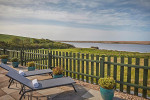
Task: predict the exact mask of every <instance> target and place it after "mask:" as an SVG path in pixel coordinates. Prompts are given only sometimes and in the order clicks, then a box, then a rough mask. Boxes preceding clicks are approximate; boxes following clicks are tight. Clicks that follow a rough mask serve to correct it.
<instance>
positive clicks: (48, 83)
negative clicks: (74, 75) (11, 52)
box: [6, 70, 77, 100]
mask: <svg viewBox="0 0 150 100" xmlns="http://www.w3.org/2000/svg"><path fill="white" fill-rule="evenodd" d="M6 76H8V77H10V78H12V79H14V80H16V81H17V82H19V83H20V84H22V85H23V86H22V88H21V91H22V94H21V97H20V99H19V100H21V99H22V97H23V96H24V95H25V93H27V92H32V91H37V90H43V89H48V88H53V87H59V86H66V85H72V87H73V88H74V91H75V92H77V91H76V89H75V87H74V84H73V83H75V81H74V80H72V79H71V78H70V77H62V78H55V79H48V80H42V81H38V83H39V87H37V88H35V87H34V86H33V84H32V81H31V80H29V79H27V78H26V77H23V76H22V75H20V74H18V73H16V72H15V71H13V70H10V71H9V72H8V73H7V74H6ZM24 87H28V88H29V89H25V88H24Z"/></svg>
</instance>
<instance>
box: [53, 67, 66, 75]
mask: <svg viewBox="0 0 150 100" xmlns="http://www.w3.org/2000/svg"><path fill="white" fill-rule="evenodd" d="M63 72H64V70H63V69H62V68H61V67H55V68H53V75H62V74H63Z"/></svg>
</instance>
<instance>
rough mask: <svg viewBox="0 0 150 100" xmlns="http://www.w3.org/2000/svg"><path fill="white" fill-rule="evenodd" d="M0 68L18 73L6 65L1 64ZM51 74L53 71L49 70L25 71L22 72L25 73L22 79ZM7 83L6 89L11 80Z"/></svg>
mask: <svg viewBox="0 0 150 100" xmlns="http://www.w3.org/2000/svg"><path fill="white" fill-rule="evenodd" d="M0 67H1V68H3V69H5V70H7V71H10V70H12V71H15V72H16V73H18V71H16V70H15V69H13V68H11V67H9V66H8V65H6V64H3V63H1V65H0ZM52 72H53V71H52V70H51V69H42V70H35V71H25V72H24V73H25V75H24V77H29V76H35V75H42V74H52ZM9 82H10V84H9V85H8V88H9V87H10V85H11V84H12V82H13V79H10V80H9Z"/></svg>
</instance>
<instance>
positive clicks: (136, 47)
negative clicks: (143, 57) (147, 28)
mask: <svg viewBox="0 0 150 100" xmlns="http://www.w3.org/2000/svg"><path fill="white" fill-rule="evenodd" d="M64 43H68V44H72V45H74V46H75V47H79V48H90V47H91V46H96V47H99V49H106V50H118V51H130V52H142V53H144V52H150V45H141V44H105V43H74V42H64Z"/></svg>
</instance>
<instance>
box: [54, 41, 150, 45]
mask: <svg viewBox="0 0 150 100" xmlns="http://www.w3.org/2000/svg"><path fill="white" fill-rule="evenodd" d="M57 42H75V43H107V44H143V45H150V41H57Z"/></svg>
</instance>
